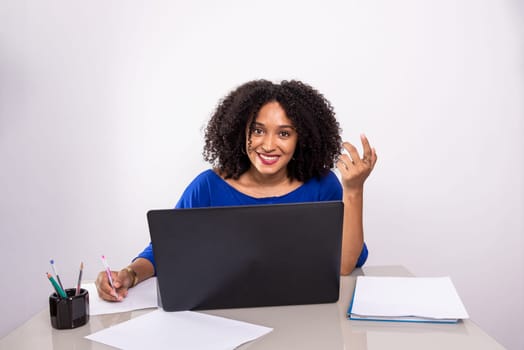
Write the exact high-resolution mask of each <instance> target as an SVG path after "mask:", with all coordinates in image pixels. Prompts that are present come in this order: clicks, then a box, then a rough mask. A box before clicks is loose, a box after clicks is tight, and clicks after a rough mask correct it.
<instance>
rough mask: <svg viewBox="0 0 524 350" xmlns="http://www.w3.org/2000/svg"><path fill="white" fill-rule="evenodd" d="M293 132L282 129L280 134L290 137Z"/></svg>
mask: <svg viewBox="0 0 524 350" xmlns="http://www.w3.org/2000/svg"><path fill="white" fill-rule="evenodd" d="M290 135H291V134H290V133H289V131H281V132H280V136H282V137H289V136H290Z"/></svg>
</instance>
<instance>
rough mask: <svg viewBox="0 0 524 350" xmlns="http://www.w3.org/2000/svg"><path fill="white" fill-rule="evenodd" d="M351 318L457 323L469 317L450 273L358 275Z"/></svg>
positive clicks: (351, 305)
mask: <svg viewBox="0 0 524 350" xmlns="http://www.w3.org/2000/svg"><path fill="white" fill-rule="evenodd" d="M348 317H349V318H350V319H351V320H367V321H401V322H432V323H433V322H437V323H456V322H458V320H460V319H466V318H469V316H468V313H467V311H466V309H465V307H464V305H463V304H462V301H461V300H460V297H459V295H458V294H457V291H456V289H455V286H454V285H453V283H452V282H451V279H450V278H449V277H373V276H358V277H357V281H356V285H355V292H354V293H353V299H352V301H351V303H350V306H349V309H348Z"/></svg>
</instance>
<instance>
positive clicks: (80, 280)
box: [75, 262, 84, 295]
mask: <svg viewBox="0 0 524 350" xmlns="http://www.w3.org/2000/svg"><path fill="white" fill-rule="evenodd" d="M83 269H84V263H83V262H81V263H80V272H79V273H78V283H77V284H76V293H75V295H79V294H80V283H81V282H82V270H83Z"/></svg>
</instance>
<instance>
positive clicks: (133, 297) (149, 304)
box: [82, 277, 158, 316]
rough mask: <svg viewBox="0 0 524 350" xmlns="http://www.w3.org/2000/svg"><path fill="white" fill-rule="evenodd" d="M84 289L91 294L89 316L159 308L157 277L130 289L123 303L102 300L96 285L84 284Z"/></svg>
mask: <svg viewBox="0 0 524 350" xmlns="http://www.w3.org/2000/svg"><path fill="white" fill-rule="evenodd" d="M82 288H84V289H87V291H88V292H89V314H90V315H93V316H94V315H103V314H114V313H117V312H126V311H133V310H139V309H147V308H153V307H154V308H156V307H158V302H157V295H156V294H157V292H156V277H153V278H149V279H147V280H145V281H143V282H142V283H139V284H137V285H136V286H135V287H133V288H130V289H129V292H128V294H127V297H126V298H124V300H122V301H115V302H112V301H105V300H103V299H100V297H99V296H98V292H97V291H96V286H95V284H94V283H83V284H82Z"/></svg>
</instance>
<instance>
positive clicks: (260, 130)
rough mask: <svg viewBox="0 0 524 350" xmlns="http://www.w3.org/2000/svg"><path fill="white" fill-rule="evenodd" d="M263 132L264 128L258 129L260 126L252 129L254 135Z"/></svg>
mask: <svg viewBox="0 0 524 350" xmlns="http://www.w3.org/2000/svg"><path fill="white" fill-rule="evenodd" d="M263 133H264V130H262V129H260V128H254V129H253V134H255V135H262V134H263Z"/></svg>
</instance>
